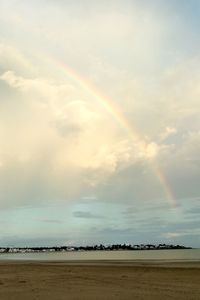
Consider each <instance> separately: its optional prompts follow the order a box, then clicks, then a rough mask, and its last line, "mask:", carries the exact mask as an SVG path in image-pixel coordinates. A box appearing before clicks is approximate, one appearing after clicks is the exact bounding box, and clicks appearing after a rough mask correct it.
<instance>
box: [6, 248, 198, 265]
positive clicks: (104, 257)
mask: <svg viewBox="0 0 200 300" xmlns="http://www.w3.org/2000/svg"><path fill="white" fill-rule="evenodd" d="M10 260H15V261H16V260H17V261H18V260H20V261H26V260H27V261H66V262H69V261H145V260H146V261H151V260H152V261H200V249H180V250H175V249H174V250H134V251H127V250H118V251H67V252H40V253H1V254H0V261H10Z"/></svg>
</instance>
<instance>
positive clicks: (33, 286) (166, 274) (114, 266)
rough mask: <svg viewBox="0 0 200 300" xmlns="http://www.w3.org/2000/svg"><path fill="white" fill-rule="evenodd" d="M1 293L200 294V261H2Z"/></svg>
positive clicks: (53, 295)
mask: <svg viewBox="0 0 200 300" xmlns="http://www.w3.org/2000/svg"><path fill="white" fill-rule="evenodd" d="M0 270H1V271H0V299H2V300H7V299H9V300H12V299H20V300H23V299H30V300H31V299H44V300H45V299H48V300H51V299H55V300H62V299H123V300H125V299H154V300H155V299H162V300H163V299H190V300H192V299H200V298H199V297H200V285H199V278H200V263H198V262H194V263H152V262H149V263H147V262H145V263H142V262H141V263H138V262H126V263H124V262H121V263H120V262H118V263H115V262H112V263H111V262H110V263H109V262H101V263H98V262H88V263H87V262H76V263H75V262H74V263H73V262H71V263H66V262H55V263H53V262H1V263H0Z"/></svg>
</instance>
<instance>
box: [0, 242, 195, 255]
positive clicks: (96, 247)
mask: <svg viewBox="0 0 200 300" xmlns="http://www.w3.org/2000/svg"><path fill="white" fill-rule="evenodd" d="M170 249H171V250H172V249H191V247H185V246H182V245H167V244H159V245H153V244H140V245H131V244H113V245H102V244H100V245H93V246H54V247H0V253H13V252H14V253H20V252H64V251H105V250H107V251H116V250H170Z"/></svg>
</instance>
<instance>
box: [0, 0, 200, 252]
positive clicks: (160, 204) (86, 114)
mask: <svg viewBox="0 0 200 300" xmlns="http://www.w3.org/2000/svg"><path fill="white" fill-rule="evenodd" d="M199 154H200V2H199V1H198V0H190V1H186V0H148V1H147V0H115V1H114V0H107V1H105V0H101V1H97V0H95V1H93V0H84V1H80V0H76V1H71V0H66V1H64V0H40V1H39V0H35V1H25V0H9V1H7V0H1V2H0V246H43V245H47V246H52V245H86V244H90V245H93V244H96V243H98V244H100V243H103V244H111V243H131V244H138V243H155V244H159V243H167V244H183V245H186V246H193V247H200V221H199V220H200V156H199Z"/></svg>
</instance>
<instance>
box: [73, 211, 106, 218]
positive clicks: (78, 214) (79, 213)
mask: <svg viewBox="0 0 200 300" xmlns="http://www.w3.org/2000/svg"><path fill="white" fill-rule="evenodd" d="M73 216H74V217H75V218H83V219H102V218H103V216H101V215H99V214H94V213H91V212H89V211H75V212H73Z"/></svg>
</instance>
